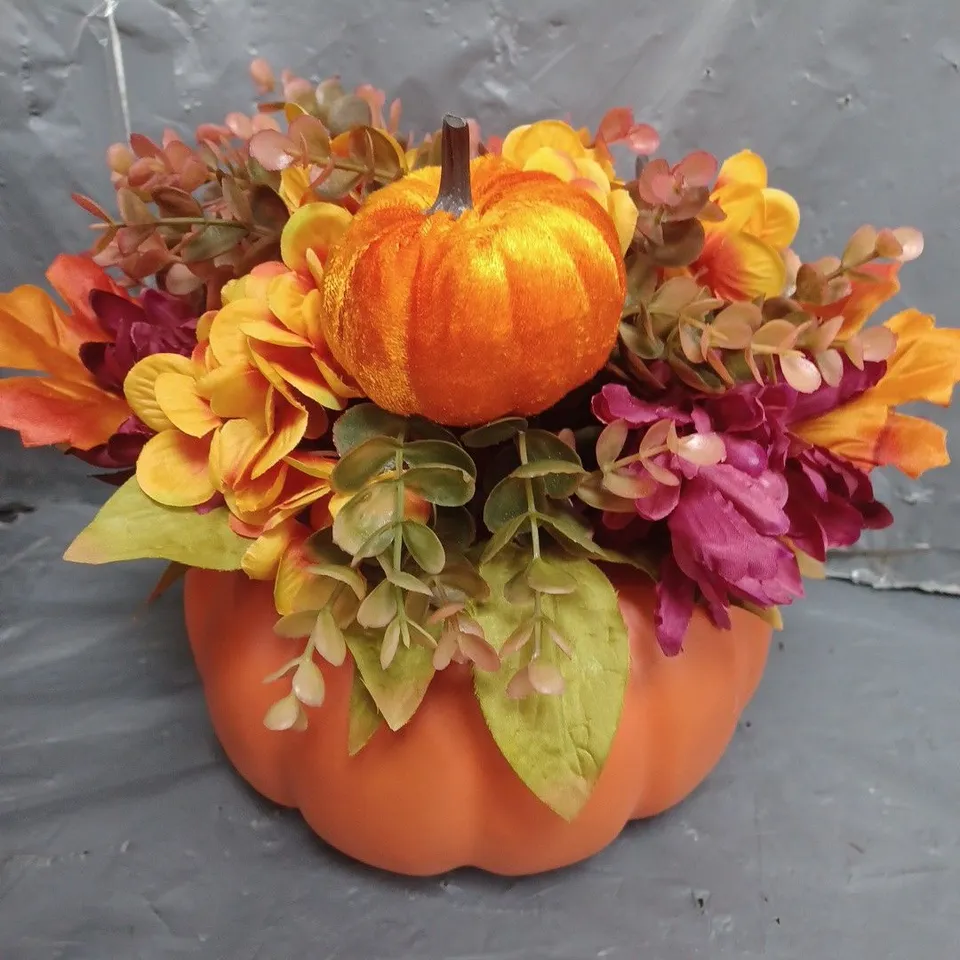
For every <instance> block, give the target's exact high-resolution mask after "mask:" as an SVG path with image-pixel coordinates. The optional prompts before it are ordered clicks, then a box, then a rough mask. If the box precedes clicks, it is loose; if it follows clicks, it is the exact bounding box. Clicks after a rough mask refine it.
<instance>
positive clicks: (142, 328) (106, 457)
mask: <svg viewBox="0 0 960 960" xmlns="http://www.w3.org/2000/svg"><path fill="white" fill-rule="evenodd" d="M90 306H91V308H92V309H93V312H94V314H95V315H96V317H97V319H98V320H99V322H100V326H101V327H102V328H103V329H104V331H105V332H106V333H107V334H109V335H110V336H111V337H112V338H113V340H112V342H110V343H85V344H83V346H82V347H81V348H80V360H81V362H82V363H83V365H84V366H85V367H86V368H87V369H88V370H89V371H90V372H91V373H92V374H93V376H94V378H95V379H96V381H97V383H98V384H100V386H101V387H103V388H104V390H110V391H112V392H113V393H117V394H122V393H123V381H124V380H125V379H126V376H127V374H128V373H129V372H130V370H131V369H132V368H133V367H134V366H135V365H136V364H137V363H138V362H139V361H140V360H142V359H143V358H144V357H148V356H151V355H152V354H154V353H177V354H181V355H182V356H189V355H190V353H191V352H192V351H193V349H194V347H195V346H196V344H197V318H196V317H194V316H192V315H191V311H190V309H189V308H188V307H187V306H186V305H185V304H184V303H183V301H181V300H178V299H177V298H176V297H172V296H169V295H168V294H164V293H161V292H159V291H157V290H145V291H144V292H143V294H142V295H141V296H140V298H139V300H130V299H127V298H126V297H122V296H118V295H116V294H113V293H108V292H107V291H105V290H94V291H93V292H92V293H91V294H90ZM153 435H154V431H153V430H151V429H150V428H149V427H148V426H147V425H146V424H145V423H143V422H142V421H141V420H140V419H139V418H138V417H135V416H132V415H131V416H130V417H128V418H127V419H126V420H125V421H124V422H123V423H122V424H121V425H120V427H119V428H118V429H117V431H116V433H114V434H113V436H112V437H110V439H109V440H108V441H107V442H106V443H103V444H101V445H100V446H98V447H94V448H93V449H92V450H73V449H71V450H69V451H68V452H69V453H71V454H72V455H73V456H75V457H77V458H79V459H80V460H83V461H84V462H85V463H89V464H90V465H91V466H95V467H101V468H103V469H105V470H111V471H115V472H113V473H107V474H100V475H99V479H101V480H105V481H107V482H108V483H112V484H120V483H123V482H124V481H125V480H127V479H128V478H129V477H131V476H133V473H134V467H135V465H136V462H137V457H139V456H140V451H141V450H142V449H143V445H144V444H145V443H146V442H147V441H148V440H149V439H150V438H151V437H152V436H153Z"/></svg>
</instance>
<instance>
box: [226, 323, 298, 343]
mask: <svg viewBox="0 0 960 960" xmlns="http://www.w3.org/2000/svg"><path fill="white" fill-rule="evenodd" d="M239 326H240V331H241V332H242V333H243V334H244V336H247V337H249V338H250V339H251V340H259V341H261V342H263V343H273V344H276V345H277V346H281V347H304V346H307V341H306V340H304V339H303V337H301V336H300V335H299V334H296V333H293V332H292V331H290V330H287V329H286V327H281V326H280V324H279V323H277V322H276V321H275V320H272V319H271V320H248V321H246V322H245V323H241V324H240V325H239Z"/></svg>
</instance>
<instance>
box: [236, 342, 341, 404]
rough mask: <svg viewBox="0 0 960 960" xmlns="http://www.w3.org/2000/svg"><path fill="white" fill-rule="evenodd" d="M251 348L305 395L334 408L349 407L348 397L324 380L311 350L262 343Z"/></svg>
mask: <svg viewBox="0 0 960 960" xmlns="http://www.w3.org/2000/svg"><path fill="white" fill-rule="evenodd" d="M251 349H252V350H253V352H254V354H255V355H256V356H258V357H260V358H261V359H262V360H263V361H264V362H265V363H267V364H269V365H270V367H271V368H272V370H274V371H275V372H276V373H277V375H278V376H280V377H281V378H282V379H283V380H284V381H285V382H286V383H288V384H290V386H292V387H294V388H295V389H296V390H299V391H300V393H302V394H303V395H304V396H305V397H309V398H310V399H311V400H315V401H316V402H317V403H319V404H320V405H321V406H324V407H327V408H329V409H331V410H342V409H343V408H344V407H345V406H346V401H345V399H344V398H343V397H338V396H337V395H336V393H334V392H333V391H332V390H331V389H330V388H329V387H328V386H327V384H326V383H325V382H324V377H323V375H322V373H321V371H320V369H319V368H318V366H317V364H316V363H315V362H314V359H313V355H312V352H311V351H310V350H309V349H306V350H304V349H300V350H291V349H289V348H286V347H281V346H277V345H275V344H269V343H259V342H258V343H256V344H252V345H251Z"/></svg>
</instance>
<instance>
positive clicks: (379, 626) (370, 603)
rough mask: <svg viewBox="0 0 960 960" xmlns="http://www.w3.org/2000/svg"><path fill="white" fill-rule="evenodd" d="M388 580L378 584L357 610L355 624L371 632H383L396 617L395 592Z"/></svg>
mask: <svg viewBox="0 0 960 960" xmlns="http://www.w3.org/2000/svg"><path fill="white" fill-rule="evenodd" d="M394 586H395V584H392V583H391V582H390V581H389V580H382V581H381V582H380V583H378V584H377V585H376V586H375V587H374V588H373V589H372V590H371V591H370V593H369V594H367V598H366V599H365V600H364V601H363V603H361V604H360V609H359V610H357V623H359V624H360V626H361V627H367V628H368V629H371V630H383V629H384V628H385V627H386V625H387V624H388V623H389V622H390V621H391V620H392V619H393V618H394V617H395V616H396V615H397V592H396V590H395V589H394Z"/></svg>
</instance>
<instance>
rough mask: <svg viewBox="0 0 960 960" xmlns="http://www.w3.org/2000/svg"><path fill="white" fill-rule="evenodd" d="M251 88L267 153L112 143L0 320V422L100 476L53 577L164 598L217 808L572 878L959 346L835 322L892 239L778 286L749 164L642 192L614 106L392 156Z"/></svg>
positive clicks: (681, 174) (894, 327)
mask: <svg viewBox="0 0 960 960" xmlns="http://www.w3.org/2000/svg"><path fill="white" fill-rule="evenodd" d="M254 73H255V76H256V78H257V82H258V83H260V84H262V85H265V86H267V87H269V86H270V85H271V83H272V80H271V74H270V71H269V69H268V68H267V66H266V65H265V64H263V63H258V64H257V65H256V69H255V71H254ZM285 83H286V84H287V92H288V93H289V94H290V97H289V102H285V103H283V104H282V119H283V121H284V123H285V126H284V123H281V122H280V121H279V120H274V119H273V118H266V119H267V122H264V118H263V117H262V116H261V115H259V114H258V117H257V118H256V119H251V118H245V117H243V116H241V115H236V114H234V115H232V116H231V117H230V118H228V122H227V125H226V126H224V127H219V126H210V125H207V126H205V127H204V128H201V131H199V132H198V135H201V134H202V135H201V139H202V140H204V141H205V142H204V148H203V149H201V150H199V151H193V150H192V149H191V148H189V147H187V146H186V144H184V143H181V142H180V141H177V140H174V139H171V138H170V137H167V138H165V140H164V145H163V146H162V147H161V146H158V145H155V144H152V143H150V142H149V141H148V140H147V139H146V138H145V137H140V136H138V137H137V138H134V139H132V141H131V145H130V147H129V148H128V147H127V146H125V145H115V146H114V147H113V148H111V150H110V153H109V157H110V164H111V169H112V175H113V180H114V183H115V185H116V189H117V206H118V211H119V212H118V213H117V215H116V216H114V215H111V214H108V213H107V212H106V211H104V210H103V209H102V208H101V207H99V206H98V205H97V204H96V203H94V202H93V201H92V200H90V199H89V198H85V197H80V198H78V201H79V202H80V203H81V205H82V206H83V207H84V209H86V210H87V211H88V212H90V213H91V214H92V215H94V216H95V217H97V218H98V220H100V228H101V230H102V235H101V237H100V238H99V240H98V242H97V244H96V245H95V248H94V250H93V253H94V254H95V256H86V255H84V256H76V257H65V258H58V261H57V262H56V263H55V264H54V266H53V267H52V268H51V271H50V274H49V279H50V280H51V283H52V285H53V286H54V287H55V288H56V289H57V291H58V294H59V297H60V300H61V301H62V302H58V301H56V300H54V299H53V298H52V297H50V296H48V295H47V294H46V293H45V292H43V291H41V290H40V289H38V288H37V287H34V286H30V285H24V286H21V287H19V288H17V289H16V290H14V291H13V292H11V293H9V294H4V295H2V296H0V321H2V322H0V367H5V368H6V367H11V368H15V369H22V370H24V371H27V372H29V373H30V374H31V375H28V376H23V377H10V378H6V379H3V380H0V425H2V426H5V427H9V428H13V429H16V430H18V431H19V432H20V435H21V437H22V438H23V441H24V443H26V444H28V445H41V444H48V445H55V446H57V447H59V448H60V449H62V450H65V451H67V452H68V453H70V454H72V455H76V456H79V457H81V458H82V459H83V460H85V461H86V462H88V463H91V464H96V465H98V466H100V467H102V468H104V469H108V470H110V471H111V472H110V473H108V474H106V479H107V480H109V481H110V482H111V483H113V484H115V485H116V486H117V489H116V491H115V492H114V493H113V495H112V496H111V497H110V499H109V500H108V501H107V502H106V504H105V505H104V506H103V507H102V508H101V509H100V511H99V512H98V513H97V515H96V517H95V518H94V519H93V521H92V522H91V523H90V524H89V526H88V527H87V528H86V529H84V530H83V531H82V532H81V533H80V534H79V535H78V536H77V537H76V539H75V540H74V541H73V542H72V543H71V544H70V546H69V548H68V549H67V552H66V554H65V556H66V558H67V559H69V560H72V561H75V562H82V563H107V562H111V561H119V560H129V559H137V558H147V557H152V558H162V559H165V560H167V561H169V563H170V566H169V568H168V570H167V571H166V572H165V573H164V575H163V578H162V580H161V583H160V584H159V585H158V589H157V591H156V592H157V593H159V592H162V591H163V590H164V589H166V588H168V587H170V586H171V584H173V583H174V582H175V581H177V580H178V579H179V577H180V575H183V574H185V576H186V579H185V583H184V607H185V613H186V630H187V634H188V636H189V640H190V643H191V645H192V649H193V652H194V656H195V659H196V663H197V668H198V671H199V674H200V676H201V678H202V681H203V688H204V691H205V695H206V698H207V703H208V706H209V711H210V716H211V719H212V723H213V727H214V730H215V731H216V734H217V736H218V738H219V739H220V741H221V743H222V744H223V747H224V749H225V751H226V753H227V755H228V756H229V758H230V760H231V761H232V762H233V764H234V765H235V766H236V768H237V770H238V771H239V772H240V774H241V776H242V777H244V778H245V779H246V780H247V781H249V783H250V784H252V785H253V786H254V788H256V789H257V790H259V791H260V792H261V793H263V794H264V795H265V796H267V797H269V798H271V799H272V800H274V801H275V802H277V803H279V804H283V805H286V806H290V807H296V808H298V809H300V810H301V811H302V812H303V815H304V816H305V818H306V819H307V821H308V823H309V824H310V826H311V827H312V828H313V829H314V830H315V831H316V832H317V833H318V834H319V835H320V836H321V837H323V838H325V839H326V840H327V841H329V842H330V843H331V844H333V845H334V846H336V847H337V848H339V849H340V850H342V851H344V852H346V853H347V854H349V855H350V856H353V857H356V858H358V859H360V860H363V861H366V862H368V863H371V864H375V865H378V866H381V867H384V868H386V869H388V870H393V871H397V872H401V873H407V874H432V873H437V872H440V871H444V870H447V869H450V868H452V867H456V866H460V865H475V866H479V867H482V868H484V869H486V870H490V871H494V872H497V873H503V874H511V875H516V874H525V873H531V872H534V871H540V870H546V869H551V868H555V867H558V866H562V865H564V864H568V863H573V862H575V861H577V860H580V859H583V858H584V857H587V856H590V855H591V854H592V853H594V852H596V851H597V850H599V849H600V848H602V847H603V846H604V845H606V844H607V843H609V842H611V841H612V840H613V839H614V838H615V837H616V836H617V835H618V834H619V833H620V832H621V830H622V829H623V827H624V825H625V824H626V823H627V822H628V821H629V820H631V819H634V818H638V817H649V816H653V815H655V814H657V813H659V812H660V811H662V810H665V809H667V808H668V807H670V806H671V805H673V804H675V803H678V802H680V801H681V800H682V799H683V798H684V797H685V796H686V795H687V794H688V793H689V792H690V791H691V790H693V789H694V788H695V787H696V786H697V784H698V783H700V782H701V781H702V780H703V778H704V777H706V776H707V774H708V773H709V771H710V770H711V769H712V768H713V766H714V765H715V764H716V763H717V762H718V760H719V759H720V757H721V755H722V753H723V751H724V749H725V747H726V745H727V743H728V742H729V740H730V737H731V736H732V735H733V732H734V729H735V727H736V724H737V720H738V718H739V716H740V714H741V712H742V710H743V709H744V707H745V706H746V704H747V702H748V701H749V699H750V697H751V695H752V694H753V691H754V689H755V688H756V686H757V684H758V682H759V680H760V677H761V674H762V672H763V667H764V663H765V660H766V655H767V650H768V646H769V641H770V636H771V631H772V630H773V629H775V628H779V627H780V625H781V620H780V608H781V607H783V606H786V605H788V604H790V603H792V602H793V601H794V600H795V599H797V598H798V597H800V596H802V594H803V578H804V577H810V576H818V575H820V574H821V573H822V564H823V561H824V560H825V558H826V555H827V551H828V550H829V549H831V548H833V547H837V546H846V545H849V544H852V543H853V542H855V541H856V539H857V538H858V537H859V535H860V533H861V532H862V531H863V530H864V529H878V528H882V527H885V526H887V525H888V524H889V523H890V522H891V521H892V517H891V515H890V513H889V511H888V510H887V509H886V507H884V506H883V505H882V504H880V503H878V502H877V500H876V499H875V497H874V492H873V487H872V484H871V480H870V471H871V470H872V468H873V467H875V466H878V465H884V466H891V465H892V466H898V467H900V468H901V469H902V470H904V471H905V472H906V473H908V474H909V475H911V476H917V475H919V474H920V473H921V472H923V471H924V470H925V469H928V468H930V467H935V466H939V465H942V464H943V463H946V462H947V459H948V458H947V455H946V448H945V442H944V434H943V431H941V430H940V429H939V428H938V427H936V426H934V425H933V424H931V423H928V422H927V421H925V420H922V419H918V418H914V417H908V416H905V415H903V414H902V413H900V412H899V411H898V410H897V409H896V408H897V407H898V406H899V405H901V404H905V403H909V402H913V401H916V400H931V401H934V402H937V403H941V404H945V403H947V402H948V401H949V399H950V394H951V391H952V389H953V386H954V384H955V383H956V382H957V380H958V379H960V334H958V332H957V331H953V330H943V329H938V328H937V327H936V326H935V324H934V322H933V319H932V318H931V317H927V316H925V315H923V314H921V313H919V312H917V311H915V310H907V311H904V312H903V313H900V314H898V315H896V316H894V317H892V318H890V319H889V320H888V321H887V322H886V323H885V324H882V325H872V326H870V327H869V328H867V327H865V323H866V320H867V319H868V314H869V313H870V311H871V310H873V309H876V308H878V307H879V306H880V305H881V304H882V303H883V302H884V301H885V300H886V299H889V298H890V297H892V296H893V295H894V294H895V293H896V292H897V291H898V289H899V280H898V271H899V269H900V265H901V264H902V263H904V262H906V261H908V260H911V259H913V258H914V257H915V256H917V255H918V254H919V252H920V250H921V248H922V238H921V237H920V235H919V234H918V233H917V232H916V231H915V230H911V229H908V228H897V229H893V230H889V229H882V230H877V229H875V228H873V227H863V228H861V229H860V230H858V231H857V232H856V233H855V234H854V235H853V237H851V239H850V241H849V243H848V244H847V246H846V248H845V249H844V250H843V251H842V254H841V256H840V257H837V258H829V257H827V258H821V259H819V260H817V261H814V262H812V263H801V262H800V261H799V258H798V257H797V256H796V254H794V253H793V252H792V251H791V250H790V244H791V243H792V242H793V238H794V235H795V233H796V229H797V218H798V207H797V204H796V202H795V201H794V200H793V198H792V197H789V196H788V195H787V194H784V193H783V192H782V191H779V190H777V189H775V188H772V187H770V186H768V183H767V171H766V167H765V165H764V163H763V161H762V160H761V159H760V158H759V157H758V156H757V155H756V154H753V153H751V152H749V151H744V152H742V153H740V154H737V155H735V156H733V157H730V158H728V159H727V160H726V161H725V162H724V163H723V164H722V165H721V164H718V163H717V162H716V160H715V159H714V158H713V157H712V156H710V155H709V154H706V153H704V152H702V151H698V152H694V153H691V154H690V155H688V156H687V157H685V158H683V159H681V160H680V162H679V163H676V164H673V165H671V164H670V163H668V162H667V161H666V160H664V159H661V158H651V157H650V155H651V154H652V153H654V152H655V151H656V149H657V147H658V140H657V137H656V135H655V133H654V131H653V130H652V129H651V128H650V127H648V126H647V125H645V124H642V123H637V122H635V120H634V118H633V114H632V112H631V111H630V110H628V109H626V108H616V109H614V110H611V111H609V112H608V114H606V115H605V116H604V117H603V118H602V119H601V121H600V124H599V126H598V128H597V130H596V132H595V133H591V132H590V131H588V130H574V129H573V128H571V127H570V126H569V125H567V124H565V123H562V122H561V121H558V120H545V121H540V122H537V123H532V124H527V125H524V126H522V127H518V128H516V129H514V130H513V131H510V132H509V133H508V135H507V136H506V137H504V138H503V139H502V140H500V139H499V138H488V139H487V140H486V142H484V141H482V139H480V138H479V136H477V137H473V138H472V137H471V133H470V129H471V128H470V126H468V124H467V123H466V122H465V121H463V120H460V119H458V118H456V117H451V116H448V117H447V118H446V119H445V121H444V123H443V127H442V130H441V131H440V132H439V136H433V137H430V138H427V139H425V140H423V141H422V142H419V143H418V142H415V141H414V139H413V138H412V137H411V136H402V135H401V134H400V133H399V132H398V131H399V122H400V119H399V103H395V104H394V105H393V106H392V107H391V108H390V110H389V111H388V116H387V117H386V118H385V117H384V115H383V110H382V109H381V108H382V106H383V99H382V97H378V96H377V95H376V92H375V91H371V89H370V88H367V87H362V88H359V89H358V90H357V91H354V92H348V91H346V90H344V89H343V88H342V86H341V85H340V83H339V81H337V80H335V79H331V80H328V81H325V82H324V83H322V84H320V86H319V87H318V88H316V89H314V88H313V87H311V86H310V85H309V84H306V82H305V81H298V80H297V79H296V78H289V77H287V78H286V80H285ZM267 109H272V108H271V107H269V106H267ZM224 131H226V133H225V132H224ZM474 132H475V133H476V131H474ZM228 134H230V135H229V136H228ZM474 140H475V141H476V143H477V144H478V147H477V150H476V153H477V155H476V156H474V157H472V156H471V154H472V152H473V150H472V147H471V143H472V142H473V141H474ZM614 145H617V146H618V148H625V149H628V150H630V151H632V152H633V153H634V154H635V155H636V157H637V162H636V163H635V165H634V168H635V175H634V176H633V177H632V179H629V180H623V179H621V178H620V177H619V176H618V175H617V173H616V170H615V167H614V162H613V153H612V147H613V146H614ZM278 257H279V259H277V258H278ZM91 291H94V292H96V293H97V295H96V296H91ZM36 373H39V374H41V376H34V375H32V374H36ZM636 842H637V843H643V842H644V840H643V837H642V836H640V837H637V838H636ZM304 855H312V851H310V852H305V853H304Z"/></svg>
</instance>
